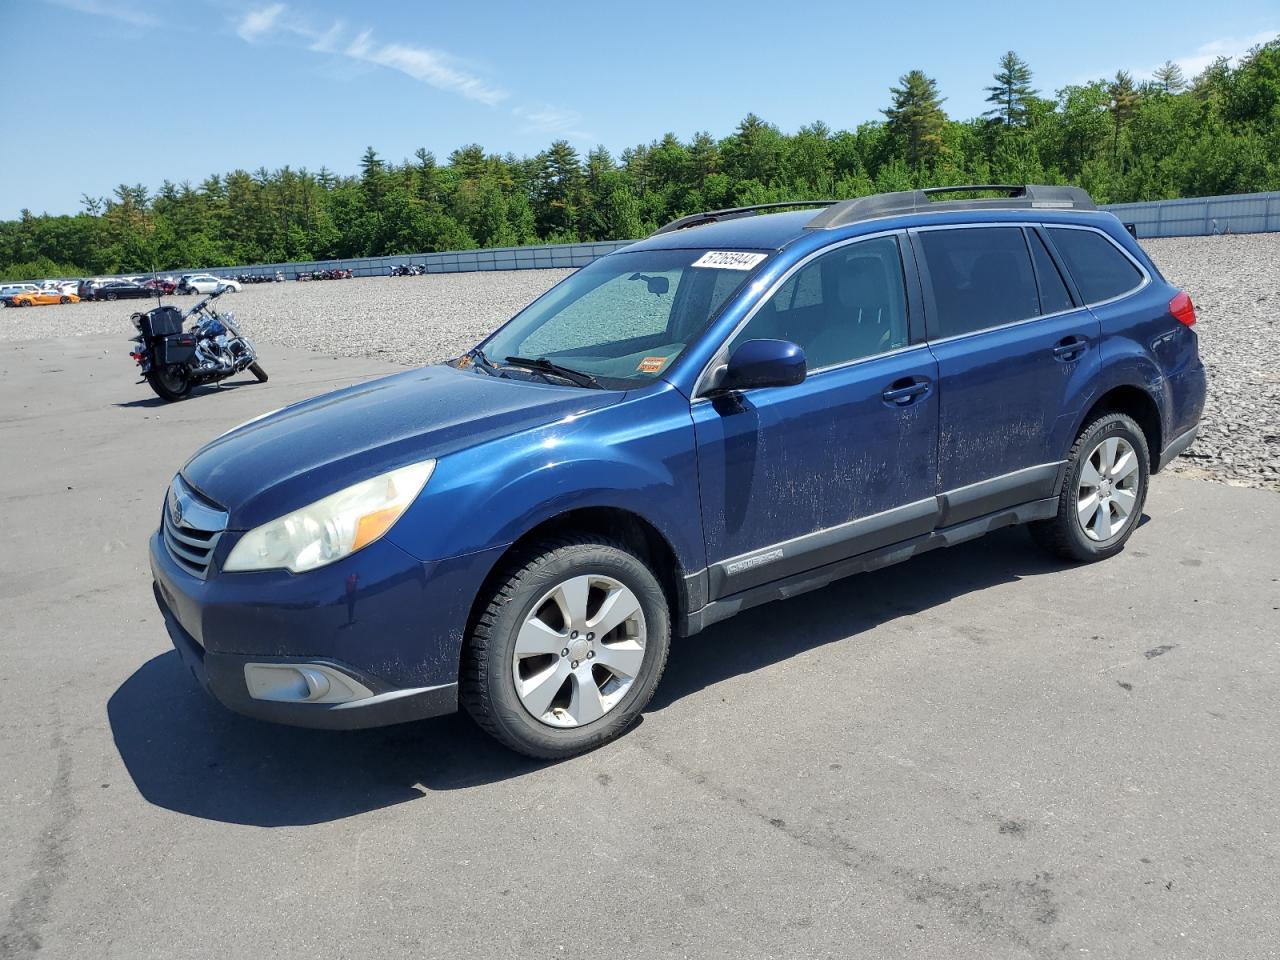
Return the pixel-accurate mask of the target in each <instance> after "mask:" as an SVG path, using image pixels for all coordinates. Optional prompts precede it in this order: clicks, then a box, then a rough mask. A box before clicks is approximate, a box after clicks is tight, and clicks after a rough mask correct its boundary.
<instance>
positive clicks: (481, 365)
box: [467, 347, 502, 377]
mask: <svg viewBox="0 0 1280 960" xmlns="http://www.w3.org/2000/svg"><path fill="white" fill-rule="evenodd" d="M467 358H468V359H469V360H470V361H471V363H472V364H473V365H474V366H475V367H476V368H477V369H479V370H483V371H484V372H485V373H487V374H488V375H489V376H491V377H500V376H502V374H501V373H500V372H499V370H498V368H497V367H495V366H494V365H493V364H492V363H490V362H489V358H488V357H486V356H485V355H484V351H483V350H482V349H480V348H479V347H475V348H473V349H471V350H468V351H467Z"/></svg>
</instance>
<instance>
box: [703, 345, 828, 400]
mask: <svg viewBox="0 0 1280 960" xmlns="http://www.w3.org/2000/svg"><path fill="white" fill-rule="evenodd" d="M807 369H808V365H807V364H806V362H805V359H804V351H803V350H801V349H800V348H799V347H798V346H796V345H795V344H794V343H791V342H790V341H789V340H748V341H747V342H746V343H744V344H742V345H741V346H739V347H738V348H737V349H736V350H734V351H733V353H732V355H730V357H729V363H728V365H727V366H726V367H725V368H724V372H723V374H722V375H721V376H720V377H719V378H718V380H719V382H718V383H715V384H714V391H715V392H721V393H722V392H726V391H730V390H755V389H758V388H760V387H794V386H795V385H796V384H798V383H802V382H803V381H804V378H805V374H806V372H807Z"/></svg>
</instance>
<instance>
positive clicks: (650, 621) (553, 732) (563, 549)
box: [464, 542, 671, 759]
mask: <svg viewBox="0 0 1280 960" xmlns="http://www.w3.org/2000/svg"><path fill="white" fill-rule="evenodd" d="M547 546H548V549H545V550H543V551H541V552H540V553H539V554H538V555H536V556H534V558H533V559H532V560H531V561H530V562H529V563H527V564H526V565H524V566H523V567H522V568H521V569H520V570H518V571H517V572H516V573H515V574H514V575H513V577H511V578H509V579H508V580H507V581H506V583H505V584H503V585H502V586H501V587H500V588H499V591H498V594H497V595H496V597H495V598H494V603H492V604H491V605H490V609H491V610H493V609H494V608H495V607H496V609H497V615H496V616H495V617H494V618H493V620H492V623H491V625H490V627H489V628H488V630H487V631H477V633H476V634H474V635H473V637H472V640H471V642H472V643H483V644H485V646H486V651H485V652H486V657H485V662H486V668H485V669H484V670H483V671H482V672H481V674H480V675H479V676H477V677H476V678H475V681H476V682H478V683H481V684H483V686H484V690H483V691H477V692H481V693H482V694H483V695H482V696H481V697H480V698H479V701H480V703H482V704H483V705H484V709H483V710H482V713H483V714H484V715H483V716H477V720H479V721H480V722H481V726H483V727H485V728H486V729H488V730H489V731H490V732H491V733H493V734H495V735H496V736H497V737H498V738H499V739H500V740H502V741H503V742H504V743H506V744H507V745H508V746H511V747H513V748H514V749H516V750H518V751H520V752H522V753H526V754H529V755H531V756H536V757H541V758H545V759H557V758H560V757H567V756H572V755H574V754H577V753H582V752H584V751H587V750H591V749H593V748H595V747H597V746H600V745H601V744H603V743H605V742H607V741H609V740H611V739H613V738H614V737H616V736H617V735H619V734H620V733H622V732H623V731H624V730H626V729H627V728H628V727H629V726H631V724H632V723H634V722H635V720H636V718H637V717H638V716H639V714H640V711H641V710H643V709H644V707H645V706H646V705H647V704H648V702H649V700H650V699H651V698H652V696H653V693H654V690H656V689H657V686H658V682H659V680H660V679H661V676H662V671H663V668H664V667H665V666H666V660H667V653H668V651H669V649H670V642H671V618H670V612H669V610H668V608H667V599H666V595H665V594H664V593H663V591H662V587H661V586H660V585H659V583H658V580H657V578H656V577H655V576H654V575H653V573H652V572H651V571H650V570H649V568H648V567H647V566H645V564H644V563H643V562H642V561H641V560H640V559H639V558H637V557H636V556H634V555H633V554H631V553H630V552H628V551H626V550H625V549H623V548H622V547H620V546H615V545H613V544H609V543H590V542H575V543H568V544H550V545H547ZM583 574H602V575H605V576H609V577H612V578H614V579H615V580H618V581H619V582H621V583H622V584H624V585H625V586H626V587H628V588H629V589H630V590H631V591H632V592H633V593H634V594H635V595H636V598H637V599H638V600H639V601H640V607H641V610H642V611H643V612H644V618H645V634H646V637H645V649H646V653H645V660H644V665H643V666H642V668H641V672H640V676H639V677H637V678H636V679H635V681H634V682H633V683H632V685H631V689H630V690H628V691H627V694H626V696H625V697H624V698H623V700H622V702H621V703H619V704H618V705H617V706H616V707H614V708H613V709H612V710H610V711H609V712H608V713H607V714H605V716H603V717H601V718H600V719H599V720H596V721H593V722H592V723H589V724H587V725H586V726H583V727H572V728H566V729H559V728H556V727H550V726H547V725H546V724H544V723H542V722H540V721H539V720H537V719H536V718H534V717H533V715H532V714H530V713H529V711H528V710H526V709H525V707H524V704H522V703H521V702H520V698H519V696H518V695H517V693H516V689H515V681H514V679H513V677H512V674H511V665H512V658H513V656H514V652H515V642H516V635H517V634H518V633H519V630H520V628H521V626H522V625H523V624H524V622H525V619H526V617H528V615H529V614H530V613H531V612H532V609H533V605H534V604H535V603H536V602H537V601H538V600H540V599H541V598H542V597H543V595H545V594H546V593H547V592H548V591H549V590H551V589H552V588H554V587H555V586H556V584H558V583H562V582H563V581H565V580H566V579H569V578H570V577H574V576H581V575H583ZM508 598H509V599H508ZM472 699H473V698H466V697H464V700H466V701H468V703H469V708H470V709H471V712H472V713H473V715H474V714H476V712H477V711H476V710H475V709H474V708H471V706H470V701H471V700H472Z"/></svg>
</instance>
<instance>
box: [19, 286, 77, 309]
mask: <svg viewBox="0 0 1280 960" xmlns="http://www.w3.org/2000/svg"><path fill="white" fill-rule="evenodd" d="M9 302H10V303H12V304H13V305H14V306H15V307H35V306H39V305H40V304H44V303H79V302H80V298H79V297H77V296H76V295H75V294H74V293H63V292H62V291H61V290H28V291H27V292H26V293H20V294H18V295H17V296H16V297H13V298H12V299H11V300H10V301H9Z"/></svg>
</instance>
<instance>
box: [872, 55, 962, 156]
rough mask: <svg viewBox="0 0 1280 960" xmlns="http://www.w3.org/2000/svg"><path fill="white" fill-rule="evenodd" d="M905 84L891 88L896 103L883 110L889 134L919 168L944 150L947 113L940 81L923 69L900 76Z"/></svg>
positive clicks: (900, 81) (901, 81) (900, 79)
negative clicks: (940, 90)
mask: <svg viewBox="0 0 1280 960" xmlns="http://www.w3.org/2000/svg"><path fill="white" fill-rule="evenodd" d="M898 83H899V84H901V86H897V87H891V88H890V89H889V93H890V94H892V95H893V106H891V107H889V108H888V109H886V110H882V111H881V112H882V113H883V114H884V115H885V117H887V118H888V121H889V122H888V130H889V136H890V137H891V138H892V139H893V140H894V142H895V143H897V144H898V146H899V147H900V148H901V150H902V151H903V154H904V155H905V156H906V158H907V161H908V162H909V163H910V164H911V166H913V167H915V168H916V169H919V168H920V167H923V166H926V165H927V164H929V163H930V162H932V161H933V160H934V158H936V157H937V155H938V153H939V152H941V150H942V131H943V128H944V127H945V126H946V122H947V115H946V114H945V113H943V112H942V104H943V102H944V101H943V98H940V97H939V96H938V83H937V81H936V80H934V79H933V78H931V77H926V76H925V75H924V71H922V70H912V71H911V72H910V73H904V74H903V75H902V76H901V77H899V78H898Z"/></svg>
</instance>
